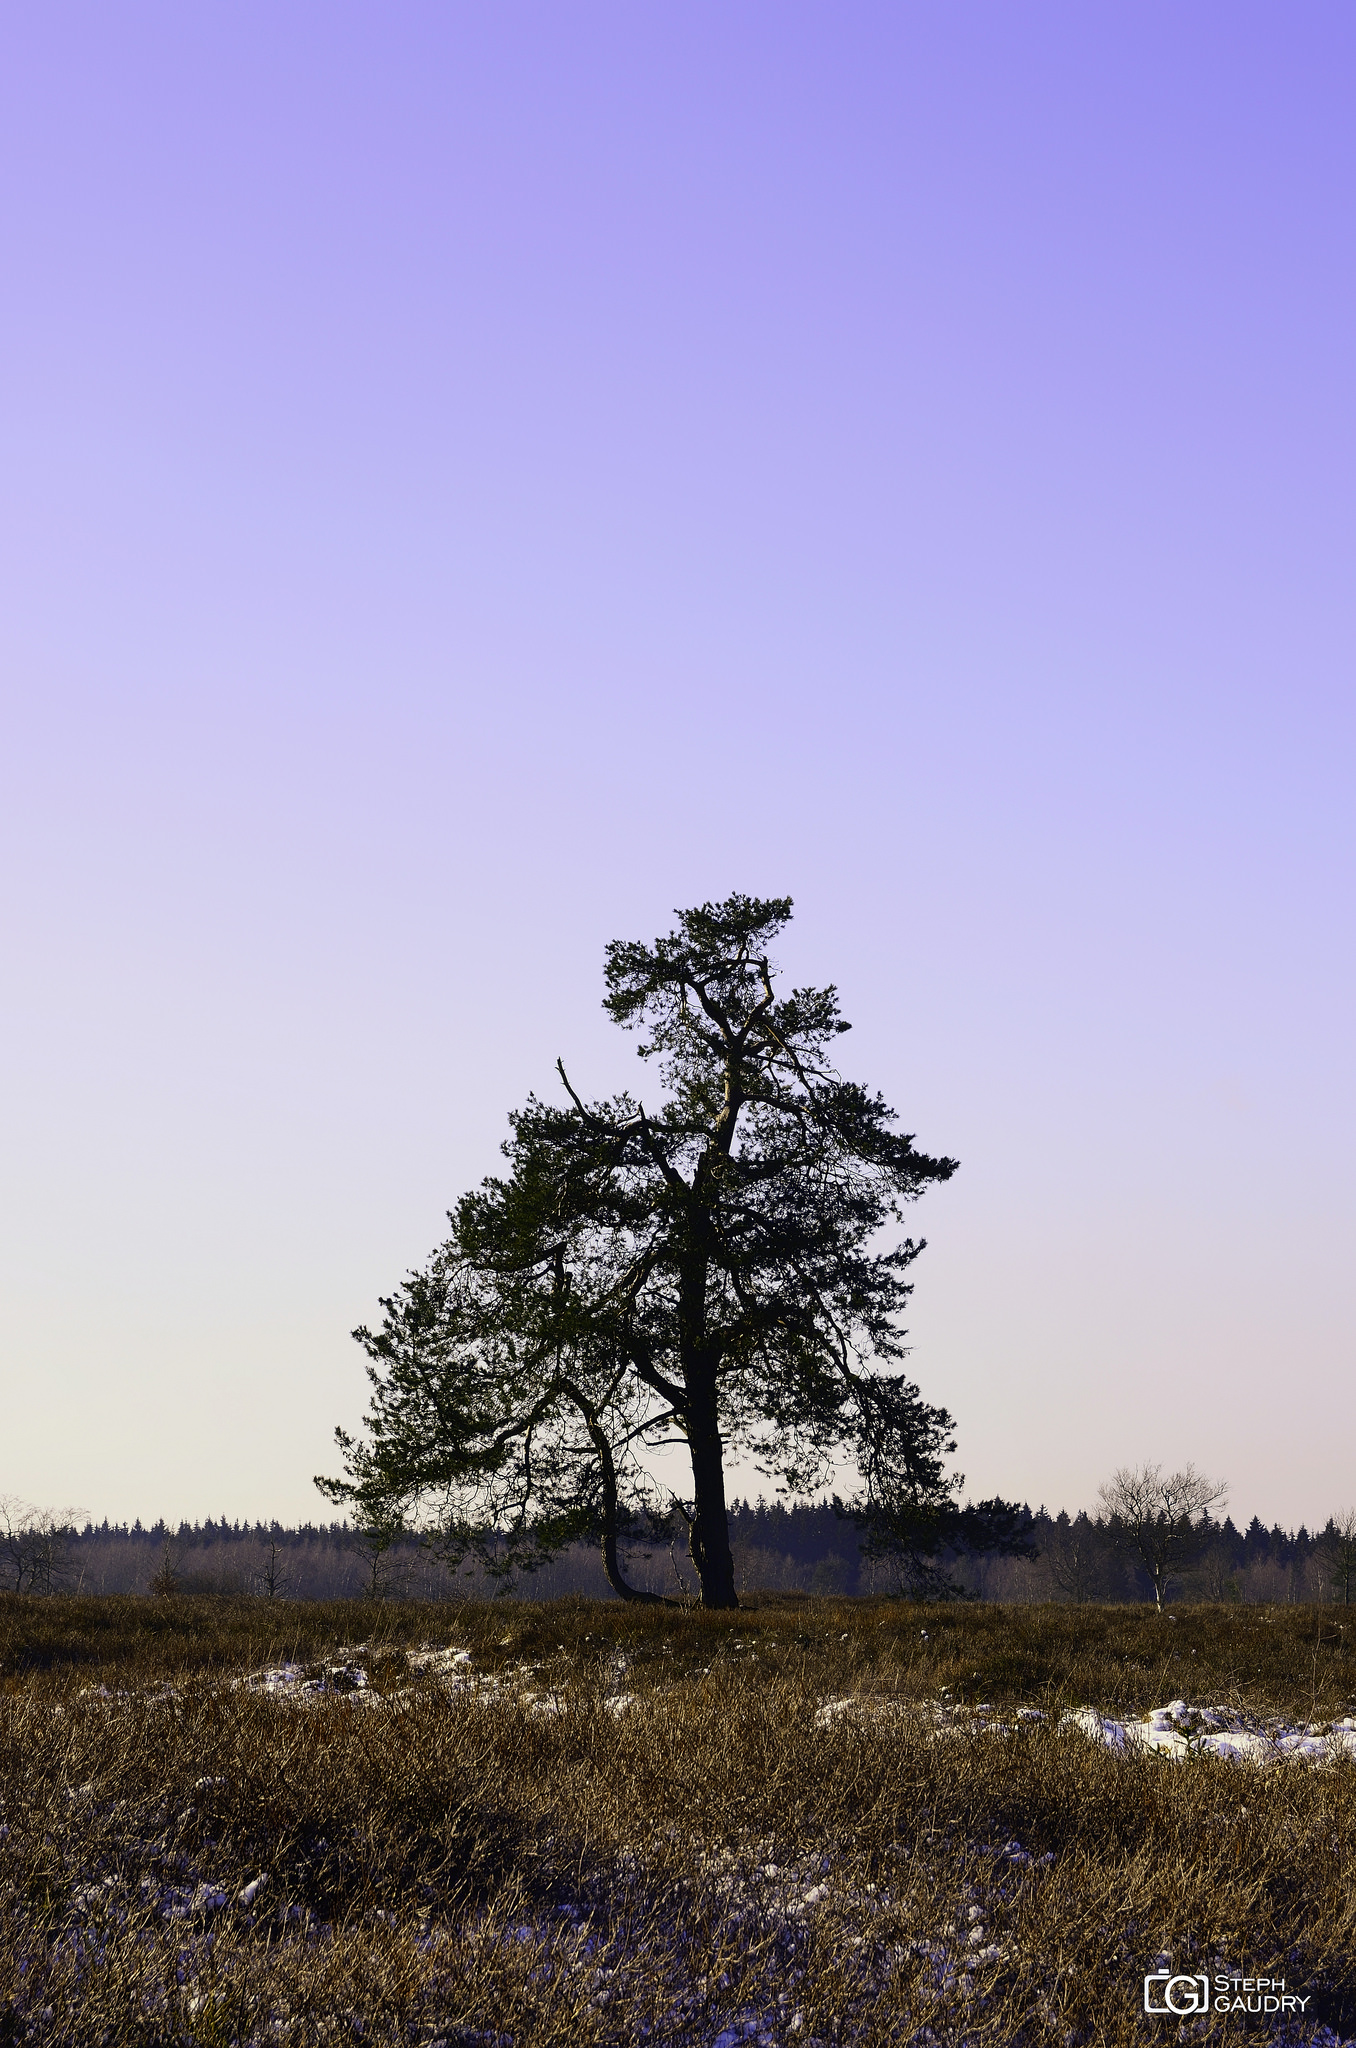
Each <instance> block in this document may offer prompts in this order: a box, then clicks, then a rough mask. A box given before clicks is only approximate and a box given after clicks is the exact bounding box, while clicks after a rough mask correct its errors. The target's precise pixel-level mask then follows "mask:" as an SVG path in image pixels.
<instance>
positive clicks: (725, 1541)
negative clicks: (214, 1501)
mask: <svg viewBox="0 0 1356 2048" xmlns="http://www.w3.org/2000/svg"><path fill="white" fill-rule="evenodd" d="M790 914H791V904H790V901H789V899H786V898H774V899H770V900H767V901H760V900H758V899H755V898H751V897H745V896H732V897H730V898H729V899H728V900H727V901H726V902H725V903H722V904H719V905H712V904H704V905H703V906H702V907H701V908H700V909H697V910H690V911H687V912H684V913H682V914H681V915H680V917H679V924H678V929H677V930H676V931H674V932H672V933H671V934H670V935H669V936H668V937H667V938H666V939H660V940H658V941H656V942H655V943H654V944H653V945H644V944H639V943H623V942H617V943H615V944H613V945H611V946H609V947H608V949H607V960H606V969H605V982H606V990H607V993H606V998H605V1008H606V1009H607V1011H608V1012H609V1014H610V1015H611V1016H612V1017H613V1019H614V1020H615V1021H616V1022H617V1023H618V1024H620V1025H621V1026H623V1027H624V1028H625V1029H628V1030H636V1031H638V1032H640V1033H641V1034H642V1036H641V1041H640V1045H639V1048H638V1050H639V1052H640V1054H641V1057H642V1058H643V1059H645V1060H651V1059H655V1060H657V1061H658V1064H659V1074H660V1080H661V1085H662V1094H661V1096H660V1098H659V1100H658V1101H657V1102H652V1103H650V1104H647V1103H646V1102H645V1101H644V1100H642V1099H641V1098H640V1097H638V1096H632V1095H630V1094H626V1093H624V1094H621V1095H618V1096H616V1097H614V1098H612V1099H610V1100H607V1101H598V1102H587V1101H585V1100H584V1099H583V1098H582V1097H581V1096H580V1095H579V1094H578V1093H577V1092H576V1090H575V1089H574V1087H573V1085H572V1083H571V1082H570V1080H569V1078H568V1076H567V1074H566V1072H565V1068H564V1066H563V1065H560V1067H559V1071H560V1078H561V1082H562V1085H563V1088H564V1091H565V1095H566V1098H567V1100H566V1102H565V1103H564V1105H563V1106H555V1105H551V1104H548V1103H545V1102H542V1101H540V1100H538V1099H537V1098H536V1097H535V1096H533V1097H531V1098H529V1100H528V1103H527V1105H526V1107H525V1108H523V1109H522V1110H519V1111H518V1112H516V1113H515V1114H514V1115H513V1116H512V1117H511V1119H510V1123H511V1135H510V1137H509V1139H508V1141H507V1142H506V1144H505V1147H504V1151H505V1155H506V1158H507V1161H508V1170H507V1172H506V1173H505V1174H504V1175H502V1176H499V1177H495V1178H492V1179H489V1180H486V1181H484V1182H483V1183H482V1184H481V1186H480V1187H479V1188H478V1189H475V1190H474V1191H473V1192H471V1193H470V1194H467V1195H465V1196H464V1197H463V1198H462V1200H461V1201H460V1202H459V1203H458V1205H457V1207H456V1209H455V1211H454V1212H453V1213H452V1216H451V1218H450V1221H451V1223H452V1235H451V1237H450V1238H449V1240H448V1242H447V1243H446V1244H445V1245H444V1246H443V1247H442V1249H441V1250H440V1251H439V1252H438V1253H437V1254H435V1256H434V1258H433V1259H432V1260H431V1261H430V1264H429V1266H428V1267H427V1269H426V1270H425V1271H423V1272H420V1273H416V1274H413V1275H411V1276H410V1278H409V1279H407V1280H406V1281H405V1282H404V1284H403V1285H402V1286H401V1288H400V1289H399V1290H398V1291H397V1293H395V1294H394V1295H392V1296H390V1297H388V1298H387V1299H385V1300H384V1301H383V1303H382V1306H383V1309H384V1311H385V1317H384V1321H383V1324H382V1326H381V1328H380V1330H378V1331H376V1332H373V1331H371V1330H368V1329H362V1330H359V1331H358V1332H357V1333H356V1334H357V1336H358V1338H359V1341H360V1342H361V1343H362V1344H363V1345H364V1346H365V1348H366V1350H367V1352H368V1354H369V1357H370V1359H371V1361H372V1363H371V1367H370V1378H371V1382H372V1389H373V1392H372V1402H371V1408H370V1412H369V1417H368V1435H367V1439H366V1441H364V1442H361V1443H359V1442H355V1441H353V1440H352V1439H350V1438H349V1437H347V1436H345V1435H344V1434H343V1433H342V1432H341V1433H340V1435H339V1442H340V1446H341V1449H342V1450H343V1452H344V1458H345V1465H346V1470H347V1476H346V1477H345V1478H344V1479H342V1480H322V1481H320V1482H319V1484H320V1485H321V1486H322V1488H323V1490H324V1491H325V1492H326V1493H327V1494H328V1495H329V1497H330V1498H331V1499H333V1500H336V1501H341V1502H343V1503H344V1504H345V1505H347V1506H349V1507H350V1508H351V1509H353V1510H354V1511H355V1512H356V1513H357V1514H358V1515H359V1517H360V1518H368V1517H375V1518H377V1519H379V1520H380V1519H382V1518H385V1519H386V1520H391V1519H393V1518H397V1517H399V1516H402V1515H405V1514H407V1513H414V1512H419V1513H422V1514H424V1515H425V1516H427V1517H430V1518H431V1521H432V1525H433V1527H434V1528H435V1529H436V1532H437V1540H438V1541H439V1544H440V1546H441V1548H442V1551H443V1553H444V1554H445V1555H450V1556H453V1557H462V1556H467V1555H471V1554H474V1555H476V1556H477V1557H478V1559H479V1561H480V1562H481V1563H482V1565H484V1566H486V1567H488V1568H490V1569H500V1570H508V1569H511V1568H513V1567H515V1566H519V1565H522V1564H523V1563H530V1562H531V1561H532V1559H533V1558H534V1557H539V1556H543V1555H548V1554H550V1552H551V1551H552V1550H554V1549H558V1548H559V1547H560V1546H561V1545H562V1544H564V1543H566V1542H569V1541H570V1540H572V1539H573V1538H575V1537H577V1536H578V1535H579V1534H581V1533H582V1532H584V1531H585V1530H590V1531H593V1532H595V1533H598V1534H600V1535H601V1537H602V1541H603V1546H604V1554H605V1560H606V1563H607V1569H608V1576H609V1579H610V1580H611V1581H612V1583H613V1585H614V1586H615V1587H616V1589H617V1590H618V1591H620V1592H623V1593H629V1592H630V1591H631V1589H630V1588H629V1587H628V1586H627V1584H626V1582H625V1580H624V1578H623V1577H622V1575H621V1572H620V1567H619V1564H618V1557H617V1546H618V1543H619V1541H620V1540H621V1539H622V1538H623V1537H624V1536H625V1534H626V1532H627V1529H628V1526H629V1527H638V1526H644V1525H645V1523H646V1521H647V1520H648V1518H650V1517H652V1516H653V1514H654V1513H655V1510H656V1505H657V1504H656V1503H655V1502H654V1501H653V1500H652V1498H651V1497H650V1495H649V1493H648V1491H647V1487H646V1483H645V1479H644V1463H643V1458H644V1452H645V1451H646V1449H647V1448H648V1447H652V1446H653V1445H654V1444H655V1443H656V1442H658V1441H660V1440H663V1439H665V1438H670V1439H671V1438H672V1437H673V1436H675V1435H677V1436H679V1437H681V1438H682V1439H683V1440H685V1442H686V1445H687V1449H688V1452H689V1455H690V1458H691V1464H692V1495H691V1499H690V1502H689V1503H684V1504H683V1511H684V1513H685V1515H686V1519H687V1525H688V1532H689V1547H690V1550H691V1555H692V1559H693V1562H694V1564H695V1566H696V1568H697V1572H698V1575H699V1578H700V1582H701V1591H702V1600H703V1603H704V1604H706V1605H708V1606H716V1607H725V1606H733V1605H735V1604H736V1599H735V1583H734V1569H733V1563H732V1559H731V1554H730V1543H729V1534H728V1523H727V1506H726V1498H725V1479H724V1467H725V1459H726V1456H727V1454H728V1453H730V1452H731V1451H738V1452H740V1453H742V1454H744V1455H748V1456H752V1457H753V1458H754V1459H755V1460H756V1461H757V1463H758V1465H759V1467H760V1469H761V1470H764V1471H766V1472H767V1473H769V1474H770V1475H775V1476H776V1477H777V1479H778V1480H779V1481H780V1483H781V1485H782V1486H783V1487H784V1488H785V1489H786V1490H787V1491H788V1492H790V1493H791V1494H793V1495H800V1496H804V1495H805V1494H806V1493H807V1492H809V1491H810V1490H812V1489H814V1488H816V1487H817V1486H821V1485H822V1484H823V1483H824V1481H825V1479H826V1477H827V1475H828V1473H829V1471H830V1468H831V1465H832V1463H833V1461H834V1460H835V1459H839V1458H842V1457H843V1456H844V1455H850V1456H853V1457H855V1458H856V1459H857V1461H858V1462H859V1464H861V1465H862V1468H863V1471H864V1475H865V1480H866V1500H867V1502H868V1504H869V1505H870V1506H871V1508H872V1509H873V1511H874V1510H879V1509H883V1508H885V1507H887V1506H888V1505H889V1500H890V1489H891V1488H893V1487H895V1486H896V1484H897V1483H900V1484H903V1485H904V1486H905V1487H906V1489H907V1491H908V1496H909V1506H910V1510H911V1511H912V1510H914V1509H921V1510H924V1511H930V1510H931V1509H933V1508H936V1507H939V1506H940V1505H941V1504H942V1503H943V1502H944V1501H946V1500H947V1499H949V1497H950V1492H951V1488H950V1487H949V1486H948V1484H947V1482H945V1480H944V1479H943V1477H942V1468H941V1464H940V1456H941V1455H942V1454H943V1452H944V1451H946V1450H949V1449H950V1448H951V1445H950V1438H949V1432H950V1429H951V1419H950V1417H949V1416H948V1415H947V1414H946V1412H945V1411H944V1410H942V1409H939V1408H931V1407H928V1406H927V1405H926V1404H925V1403H923V1402H922V1401H921V1400H920V1398H919V1395H918V1390H917V1388H916V1387H913V1386H911V1385H910V1384H908V1383H907V1382H906V1381H905V1380H903V1379H902V1377H901V1376H900V1374H899V1370H898V1368H899V1362H900V1360H901V1359H902V1357H903V1343H902V1334H903V1333H902V1331H901V1328H900V1315H901V1312H902V1310H903V1308H904V1305H905V1302H906V1300H907V1298H908V1295H909V1293H910V1284H909V1282H908V1280H907V1279H906V1277H905V1276H906V1274H907V1271H908V1269H909V1267H910V1266H911V1265H912V1263H913V1261H914V1259H915V1258H916V1257H917V1255H918V1253H919V1252H920V1251H921V1250H922V1248H923V1247H922V1243H921V1242H917V1241H915V1240H913V1239H912V1238H907V1237H905V1238H897V1239H896V1240H895V1241H894V1242H893V1243H891V1244H889V1245H887V1246H885V1247H882V1245H881V1241H880V1240H881V1233H882V1231H883V1230H884V1229H886V1228H887V1226H889V1225H892V1224H898V1223H899V1222H900V1221H901V1220H902V1215H903V1209H904V1205H905V1204H907V1203H908V1202H911V1201H913V1200H914V1199H915V1198H916V1197H917V1196H918V1195H919V1194H920V1193H921V1192H922V1191H923V1189H924V1188H925V1187H926V1186H927V1185H928V1184H929V1183H930V1182H932V1181H936V1180H945V1179H946V1178H948V1177H949V1175H950V1174H951V1173H952V1172H953V1171H954V1169H955V1161H954V1160H950V1159H944V1158H932V1157H930V1156H928V1155H927V1154H925V1153H921V1152H918V1151H916V1150H915V1149H914V1144H913V1140H912V1138H910V1137H908V1136H905V1135H903V1134H901V1133H899V1132H898V1131H897V1130H896V1129H895V1128H894V1126H895V1116H894V1112H893V1111H892V1110H890V1109H889V1108H888V1107H887V1106H886V1104H885V1102H884V1101H883V1100H882V1098H881V1097H880V1096H879V1095H873V1094H871V1093H869V1092H868V1091H867V1090H866V1089H864V1088H862V1087H861V1086H860V1085H858V1084H857V1083H855V1082H850V1081H846V1080H844V1079H843V1077H842V1076H841V1075H840V1074H839V1073H838V1072H837V1070H836V1068H835V1067H834V1065H833V1064H832V1061H831V1058H830V1050H831V1048H832V1046H833V1044H834V1043H835V1041H836V1040H837V1039H838V1038H839V1037H840V1036H841V1034H842V1033H843V1032H845V1031H846V1030H847V1029H848V1026H847V1024H846V1023H845V1022H844V1020H843V1019H842V1018H841V1017H840V1016H839V1014H838V1000H837V994H836V992H835V990H834V989H833V988H831V987H830V988H823V989H814V988H802V989H793V990H791V991H790V992H789V993H786V994H778V992H777V989H776V987H775V976H774V970H773V966H772V963H771V958H770V950H769V949H770V947H771V944H772V942H773V941H774V940H775V939H776V937H777V935H778V933H779V932H780V931H781V930H782V928H783V927H784V925H785V924H786V922H787V919H788V918H789V916H790Z"/></svg>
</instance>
